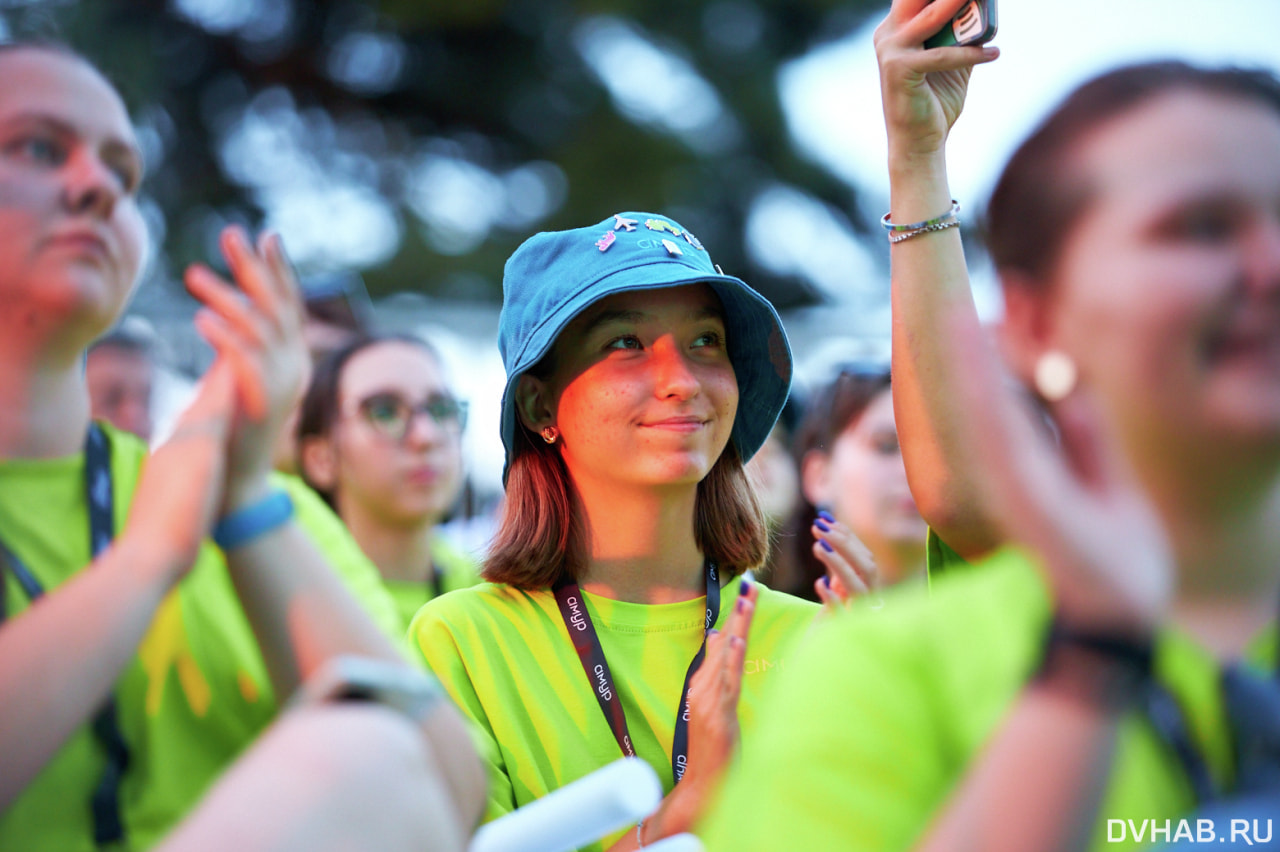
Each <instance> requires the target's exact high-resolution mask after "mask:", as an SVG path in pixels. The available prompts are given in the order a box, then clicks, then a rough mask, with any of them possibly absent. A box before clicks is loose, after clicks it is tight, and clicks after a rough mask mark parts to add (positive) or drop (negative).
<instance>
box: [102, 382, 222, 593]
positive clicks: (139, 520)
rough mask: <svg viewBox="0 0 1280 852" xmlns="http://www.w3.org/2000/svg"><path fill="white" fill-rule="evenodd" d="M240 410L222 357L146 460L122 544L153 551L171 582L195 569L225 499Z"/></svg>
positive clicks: (121, 537)
mask: <svg viewBox="0 0 1280 852" xmlns="http://www.w3.org/2000/svg"><path fill="white" fill-rule="evenodd" d="M235 412H236V376H235V372H234V370H233V369H232V367H231V365H230V363H228V362H227V361H226V360H224V359H222V358H219V359H218V360H216V361H215V362H214V364H213V366H212V367H210V368H209V371H208V372H207V373H206V374H205V376H204V378H203V380H201V382H200V386H199V388H198V389H197V391H196V396H195V399H194V400H192V402H191V404H190V405H188V406H187V408H186V410H185V411H183V413H182V415H181V416H180V417H179V418H178V422H177V425H176V426H175V427H174V430H173V434H172V435H170V436H169V438H168V440H166V441H165V442H164V443H163V444H161V445H160V446H159V447H158V448H157V449H156V450H155V452H153V453H152V454H151V455H150V456H149V457H148V458H147V461H146V463H145V465H144V466H143V469H142V476H141V477H140V478H139V480H138V487H137V490H136V491H135V492H134V495H133V500H132V502H131V503H130V506H129V520H128V522H127V523H126V524H125V528H124V530H123V531H122V532H121V534H120V544H121V545H122V546H124V547H128V548H132V549H135V550H136V551H138V552H140V553H145V554H148V555H149V556H150V557H151V559H148V560H147V561H148V562H150V564H153V565H155V566H156V568H157V569H158V570H160V571H161V572H163V573H164V574H166V575H167V579H169V580H170V581H171V582H177V581H178V580H179V579H181V578H182V577H183V576H185V575H186V573H187V571H189V570H190V568H191V566H192V564H193V563H194V562H195V559H196V556H197V554H198V553H199V550H200V543H201V541H203V540H204V539H205V538H206V537H207V536H208V534H209V528H210V527H211V526H212V524H213V519H214V516H215V513H216V511H217V509H218V506H219V505H220V504H221V502H222V496H223V495H222V492H223V486H224V484H225V475H226V458H227V443H228V440H229V436H230V433H231V424H232V420H233V418H234V416H235ZM144 558H145V557H144Z"/></svg>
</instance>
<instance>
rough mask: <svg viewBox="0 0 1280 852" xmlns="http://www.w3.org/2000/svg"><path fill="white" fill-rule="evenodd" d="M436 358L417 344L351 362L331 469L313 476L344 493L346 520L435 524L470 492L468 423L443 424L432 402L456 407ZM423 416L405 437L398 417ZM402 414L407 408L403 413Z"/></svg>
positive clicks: (332, 441)
mask: <svg viewBox="0 0 1280 852" xmlns="http://www.w3.org/2000/svg"><path fill="white" fill-rule="evenodd" d="M452 400H453V396H452V394H451V393H450V392H449V388H448V386H447V384H446V383H445V380H444V375H443V373H442V372H441V369H440V365H439V363H438V362H437V361H436V359H435V357H434V356H433V355H432V354H431V353H430V352H428V351H427V350H425V349H423V348H422V347H421V346H417V345H415V344H412V343H407V342H404V341H397V340H392V341H385V342H381V343H375V344H373V345H370V346H367V347H365V348H364V349H361V350H360V351H358V352H356V353H355V354H354V355H352V356H351V358H350V359H349V360H348V361H347V362H346V364H345V365H344V366H343V369H342V376H341V378H340V379H339V384H338V406H339V411H338V417H337V419H336V421H335V422H334V426H333V429H332V432H331V434H330V435H329V436H328V438H327V439H314V440H320V441H323V442H324V443H326V444H327V449H326V450H325V452H326V453H327V458H326V459H324V460H323V461H324V462H325V463H326V464H325V466H324V468H323V469H318V468H316V467H313V466H312V465H311V464H310V463H309V462H307V461H305V460H306V459H307V456H308V454H307V453H306V452H304V464H308V468H309V469H308V475H309V476H310V477H311V478H312V480H313V481H315V482H317V483H318V484H320V485H321V486H322V487H324V488H325V489H326V490H329V491H331V492H333V493H335V494H336V498H337V506H338V510H339V514H340V515H342V516H343V517H344V518H346V517H348V515H349V513H350V512H352V511H359V512H362V513H363V514H364V515H365V516H366V517H368V518H371V519H374V520H375V521H377V522H379V523H384V524H387V525H391V526H416V525H419V524H422V523H431V524H434V523H436V522H438V521H439V520H440V518H441V517H443V515H444V514H445V513H446V512H447V511H448V510H449V508H450V507H451V506H452V505H453V503H454V501H455V500H456V499H457V497H458V491H459V489H460V488H461V486H462V446H461V438H462V424H461V423H460V422H459V421H458V420H457V419H456V418H450V417H447V416H445V417H442V418H441V420H442V421H443V422H437V420H436V418H435V417H433V416H432V414H431V413H430V412H431V411H433V410H434V411H436V412H439V411H441V410H442V409H440V408H439V407H432V406H430V403H431V402H432V401H435V402H440V401H452ZM424 406H427V411H421V410H419V411H418V412H417V413H416V414H414V415H413V416H412V419H411V420H409V422H408V428H407V429H405V430H403V437H400V436H399V433H400V431H401V430H400V429H399V428H398V424H397V422H396V415H397V414H403V413H404V408H405V407H407V408H409V409H422V408H423V407H424ZM397 408H400V409H401V410H400V411H399V412H397V410H396V409H397Z"/></svg>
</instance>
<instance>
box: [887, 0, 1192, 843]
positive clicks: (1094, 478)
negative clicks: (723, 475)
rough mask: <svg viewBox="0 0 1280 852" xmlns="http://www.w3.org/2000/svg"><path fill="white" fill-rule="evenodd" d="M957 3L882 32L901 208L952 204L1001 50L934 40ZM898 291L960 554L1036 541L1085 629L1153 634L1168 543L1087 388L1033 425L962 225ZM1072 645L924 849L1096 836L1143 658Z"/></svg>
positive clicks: (918, 10) (898, 407)
mask: <svg viewBox="0 0 1280 852" xmlns="http://www.w3.org/2000/svg"><path fill="white" fill-rule="evenodd" d="M961 5H962V2H961V0H939V2H936V3H933V4H932V5H929V4H927V0H895V2H894V4H893V8H892V10H891V11H890V13H889V17H888V18H887V19H886V20H885V22H884V23H883V24H882V25H881V26H880V28H879V29H878V30H877V33H876V48H877V55H878V57H879V61H880V71H881V86H882V94H883V98H884V105H885V121H886V126H887V128H888V133H889V150H890V158H889V160H890V162H889V169H890V180H891V186H892V191H893V216H894V220H895V221H897V222H913V221H918V220H921V219H925V218H929V217H933V216H937V215H938V214H939V213H941V212H942V211H944V210H946V209H947V205H948V204H949V199H947V192H946V170H945V159H944V153H943V149H944V146H945V140H946V135H947V132H948V131H949V129H950V127H951V126H952V124H953V123H954V121H955V119H956V118H957V116H958V115H959V112H960V108H961V107H962V105H963V103H964V95H965V92H966V90H967V86H968V81H969V74H970V72H971V70H972V65H973V64H975V63H977V62H980V61H985V60H987V59H990V58H994V57H993V55H992V54H989V53H985V52H983V51H982V50H981V49H978V48H945V49H935V50H930V51H924V50H922V49H921V43H922V42H923V40H924V39H925V38H926V37H927V36H928V35H930V34H931V33H933V32H935V31H937V30H938V29H940V28H941V26H942V25H943V23H944V22H945V21H946V20H948V19H949V18H950V17H951V16H952V15H953V14H954V13H955V12H956V11H957V10H958V9H959V7H960V6H961ZM893 290H894V292H893V297H894V302H893V310H894V364H893V366H894V399H895V411H896V413H897V416H898V428H899V431H900V435H901V438H902V446H903V451H904V455H906V456H907V459H906V460H907V465H908V466H907V470H908V474H909V477H910V481H911V486H912V491H913V493H915V495H916V499H917V500H918V501H919V502H920V506H921V511H922V513H924V514H925V517H926V519H927V520H928V521H929V522H930V523H931V524H933V525H934V526H935V528H936V529H937V530H938V532H939V533H940V535H941V536H942V537H943V539H944V540H946V541H947V543H948V544H950V545H951V546H952V547H953V548H955V549H956V550H957V551H958V552H960V553H961V554H965V553H966V552H969V553H977V552H981V551H983V550H986V549H989V548H990V547H991V546H992V545H994V544H997V543H999V542H1002V541H1006V540H1007V541H1013V542H1019V543H1021V544H1023V545H1025V546H1027V547H1029V548H1030V549H1031V550H1032V551H1033V552H1035V553H1036V554H1037V555H1038V556H1039V557H1040V559H1041V560H1042V564H1043V568H1044V573H1045V579H1046V582H1047V583H1048V585H1049V586H1050V588H1051V589H1052V592H1053V598H1054V602H1055V609H1056V613H1057V617H1058V618H1059V619H1060V620H1061V621H1062V623H1064V624H1066V625H1068V626H1070V627H1071V628H1072V629H1073V630H1076V631H1084V632H1090V633H1102V634H1106V635H1110V636H1122V637H1136V638H1138V639H1139V640H1140V639H1141V637H1149V636H1150V635H1152V632H1153V630H1154V628H1155V626H1156V625H1157V624H1159V623H1160V621H1161V620H1162V618H1163V616H1164V612H1165V611H1166V609H1167V606H1168V600H1169V595H1170V589H1171V582H1170V576H1171V570H1170V566H1171V564H1172V560H1171V558H1170V556H1169V552H1168V548H1167V542H1166V541H1165V537H1164V535H1163V530H1162V529H1161V528H1160V525H1159V523H1158V522H1157V521H1156V518H1155V515H1154V513H1153V512H1152V511H1151V509H1150V507H1149V506H1148V505H1147V504H1146V502H1145V500H1144V498H1143V496H1142V494H1141V492H1140V490H1139V489H1138V488H1137V486H1136V484H1135V482H1134V480H1133V478H1132V476H1131V474H1130V472H1129V471H1128V468H1127V465H1126V464H1125V460H1124V459H1123V458H1121V456H1120V454H1119V452H1118V451H1117V449H1116V448H1115V447H1114V446H1113V443H1112V441H1111V440H1110V436H1109V435H1107V434H1105V433H1104V432H1103V431H1102V428H1101V420H1100V418H1099V417H1098V416H1097V415H1096V413H1095V412H1093V410H1092V407H1091V404H1090V402H1089V400H1088V397H1087V393H1086V392H1084V391H1078V392H1077V393H1076V394H1075V395H1074V396H1072V397H1069V398H1067V399H1065V400H1063V401H1062V402H1061V403H1060V404H1059V405H1058V408H1057V409H1056V414H1057V419H1058V424H1059V427H1060V429H1061V433H1062V435H1061V437H1062V446H1061V448H1058V447H1055V446H1053V445H1051V444H1050V443H1049V442H1048V441H1047V440H1046V439H1045V438H1044V436H1043V435H1041V434H1039V433H1038V432H1037V431H1036V430H1035V428H1034V427H1033V425H1032V423H1031V421H1030V418H1028V417H1027V416H1026V412H1025V411H1024V410H1023V409H1021V408H1020V407H1019V405H1018V403H1017V401H1016V400H1015V399H1014V398H1013V396H1012V395H1011V394H1010V393H1009V392H1008V391H1007V389H1006V388H1005V386H1004V381H1003V377H1002V373H1001V371H1000V369H999V366H998V364H997V362H996V360H995V358H994V356H993V353H992V352H991V351H990V348H989V347H988V346H987V345H986V342H985V341H984V339H983V336H982V333H981V330H980V328H979V326H978V321H977V316H976V312H975V310H974V306H973V303H972V300H971V297H970V296H969V289H968V280H967V275H966V273H965V267H964V256H963V252H962V250H961V246H960V238H959V236H958V235H957V234H956V233H955V230H954V229H952V230H948V231H944V232H940V233H929V234H925V235H922V236H920V237H917V238H914V239H910V240H906V241H904V242H902V243H901V244H899V245H896V246H894V248H893ZM1063 653H1065V657H1064V656H1061V655H1058V656H1055V657H1054V659H1055V661H1057V660H1065V664H1062V665H1055V666H1054V667H1053V668H1052V669H1051V670H1050V672H1049V674H1048V676H1047V677H1045V678H1042V679H1038V680H1035V681H1033V682H1032V683H1031V684H1030V685H1028V686H1027V687H1026V688H1024V690H1023V692H1022V694H1021V695H1020V696H1019V698H1018V699H1017V701H1016V702H1015V703H1014V706H1013V708H1012V709H1011V712H1010V715H1009V716H1008V717H1007V718H1006V719H1005V721H1004V722H1003V723H1002V724H1001V725H1000V727H999V729H998V730H997V731H996V733H995V735H994V736H993V738H992V740H991V742H990V743H989V744H988V746H987V748H986V749H985V750H984V751H983V752H982V753H981V754H980V755H979V756H978V757H977V758H976V759H975V761H974V762H973V763H972V765H971V766H970V767H969V770H968V772H967V773H966V775H965V777H964V779H963V780H962V781H961V783H960V785H959V787H958V788H957V790H956V792H955V793H954V795H953V796H952V798H951V800H950V802H949V803H948V805H947V807H946V808H945V809H944V810H943V811H942V812H941V815H940V817H939V818H938V820H937V821H936V823H935V824H934V825H933V827H932V829H931V831H930V833H929V835H928V837H927V838H926V840H925V841H924V843H923V844H922V846H921V847H920V848H922V849H926V850H935V849H936V850H943V849H945V850H968V849H974V850H978V849H981V850H988V849H992V850H1002V852H1004V850H1008V852H1013V850H1028V852H1030V850H1059V849H1077V848H1086V847H1087V846H1088V844H1089V841H1090V839H1091V837H1092V830H1093V826H1094V822H1095V820H1096V818H1097V810H1098V806H1099V802H1100V790H1101V789H1102V788H1103V787H1104V784H1103V783H1102V782H1103V780H1104V779H1105V777H1106V775H1107V774H1108V772H1109V770H1110V766H1111V761H1112V757H1113V751H1114V743H1115V733H1116V718H1117V716H1118V714H1119V710H1120V709H1121V708H1122V707H1123V700H1121V701H1118V702H1117V701H1113V700H1112V699H1111V698H1109V697H1107V695H1108V692H1109V690H1108V688H1107V687H1109V686H1110V685H1112V684H1114V683H1117V682H1118V683H1121V684H1122V685H1123V684H1125V683H1126V681H1125V680H1124V678H1125V677H1126V676H1128V677H1131V676H1132V674H1133V672H1132V671H1126V670H1125V669H1124V666H1123V665H1118V664H1117V662H1116V660H1114V659H1108V658H1105V657H1103V658H1099V657H1097V656H1096V655H1092V654H1091V653H1088V652H1084V653H1082V652H1080V651H1079V649H1074V650H1068V651H1066V652H1063ZM1057 654H1058V652H1057V651H1056V650H1055V655H1057ZM1099 684H1101V686H1102V687H1103V688H1102V689H1101V690H1098V689H1096V687H1097V686H1098V685H1099ZM1099 696H1102V697H1101V698H1100V697H1099ZM1124 697H1125V696H1123V695H1122V696H1121V698H1122V699H1123V698H1124ZM1128 697H1129V698H1131V697H1132V696H1131V695H1130V696H1128Z"/></svg>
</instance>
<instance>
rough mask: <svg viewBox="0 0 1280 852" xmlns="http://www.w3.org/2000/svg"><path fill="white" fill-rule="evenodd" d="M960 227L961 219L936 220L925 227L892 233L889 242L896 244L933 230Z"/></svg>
mask: <svg viewBox="0 0 1280 852" xmlns="http://www.w3.org/2000/svg"><path fill="white" fill-rule="evenodd" d="M958 227H960V220H959V219H951V220H948V221H943V222H934V223H933V224H932V225H925V226H923V227H920V228H916V229H915V230H912V231H903V232H902V233H900V234H896V233H895V234H890V235H889V242H890V244H893V245H896V244H898V243H900V242H902V241H903V240H909V239H911V238H912V237H918V236H920V235H921V234H928V233H930V232H932V231H945V230H946V229H947V228H958Z"/></svg>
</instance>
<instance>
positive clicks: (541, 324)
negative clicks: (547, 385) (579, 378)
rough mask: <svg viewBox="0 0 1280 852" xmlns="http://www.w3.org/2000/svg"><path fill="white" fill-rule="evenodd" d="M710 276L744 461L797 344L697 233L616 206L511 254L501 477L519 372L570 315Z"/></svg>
mask: <svg viewBox="0 0 1280 852" xmlns="http://www.w3.org/2000/svg"><path fill="white" fill-rule="evenodd" d="M683 284H707V285H709V286H710V287H711V288H712V289H713V290H715V292H716V295H717V296H719V297H720V303H721V305H722V306H723V307H724V314H725V316H724V319H725V333H726V337H727V338H728V340H727V343H728V348H729V360H730V362H731V363H732V364H733V369H734V373H735V375H736V376H737V380H738V413H737V416H736V417H735V419H734V422H733V432H732V435H731V439H732V440H733V442H734V445H735V446H736V447H737V448H738V454H739V455H740V456H741V457H742V460H743V461H744V462H745V461H746V460H747V459H749V458H751V457H752V456H753V455H755V452H756V450H758V449H760V446H761V445H762V444H763V443H764V442H765V439H766V438H767V437H768V436H769V431H770V430H771V429H772V428H773V424H774V422H775V421H777V419H778V414H779V412H781V411H782V406H783V405H784V404H785V403H786V401H787V394H788V393H789V391H790V389H791V370H792V364H791V346H790V344H789V343H788V342H787V335H786V332H784V331H783V329H782V322H781V320H779V319H778V313H777V311H775V310H774V309H773V305H771V304H769V302H768V300H767V299H765V298H764V297H763V296H761V295H760V294H759V293H757V292H756V291H755V290H752V289H751V288H750V287H748V286H747V284H746V282H744V281H742V280H741V279H739V278H735V277H733V276H732V275H725V274H724V273H723V272H721V271H720V268H719V267H717V266H716V265H715V264H714V263H712V262H711V258H710V256H709V255H708V254H707V251H706V249H704V248H703V247H702V243H700V242H699V241H698V238H697V237H695V236H694V235H693V234H691V233H689V232H688V231H687V230H685V229H684V228H683V227H681V226H680V225H679V224H678V223H676V222H675V221H674V220H672V219H670V218H665V217H662V216H656V215H654V214H652V213H636V212H628V213H619V214H617V215H615V216H610V217H609V218H608V219H605V220H604V221H603V222H600V223H599V224H596V225H591V226H589V227H586V228H576V229H574V230H571V231H545V232H543V233H540V234H535V235H534V236H532V237H530V238H529V239H528V240H526V241H525V242H524V243H522V244H521V246H520V247H519V248H518V249H516V251H515V253H514V254H512V255H511V257H510V258H509V259H508V260H507V265H506V270H505V272H504V274H503V278H502V314H501V316H500V317H499V320H498V349H499V350H500V351H501V353H502V363H503V366H504V367H506V370H507V386H506V390H504V391H503V394H502V444H503V446H504V447H505V448H506V451H507V458H506V464H505V465H504V466H503V471H502V476H503V481H504V482H505V481H506V475H507V471H508V470H509V469H510V467H511V460H512V458H513V456H514V454H515V447H516V435H517V430H518V429H519V428H520V425H519V422H518V418H517V416H516V402H515V391H516V385H517V383H518V382H519V380H520V376H521V375H522V374H524V373H525V372H526V371H528V370H529V369H530V368H531V367H533V366H534V365H535V364H537V363H538V362H539V361H540V360H542V358H543V357H544V356H545V355H546V354H547V353H548V352H550V351H551V347H552V345H553V344H554V343H555V341H556V338H557V337H559V335H560V332H562V331H564V328H565V326H567V325H568V324H569V323H570V322H571V321H572V320H573V319H574V317H576V316H578V315H579V314H580V313H582V312H583V311H584V310H586V309H587V308H588V307H590V306H591V305H593V304H595V303H596V302H598V301H600V300H601V299H603V298H604V297H606V296H610V295H613V294H614V293H623V292H626V291H630V290H655V289H659V288H662V287H678V286H680V285H683Z"/></svg>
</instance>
